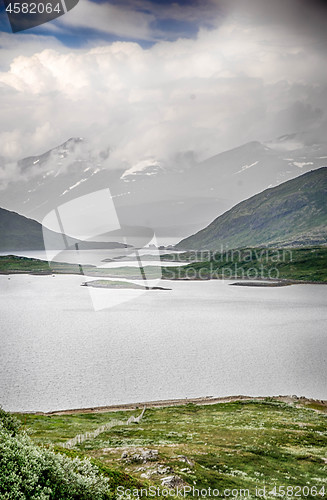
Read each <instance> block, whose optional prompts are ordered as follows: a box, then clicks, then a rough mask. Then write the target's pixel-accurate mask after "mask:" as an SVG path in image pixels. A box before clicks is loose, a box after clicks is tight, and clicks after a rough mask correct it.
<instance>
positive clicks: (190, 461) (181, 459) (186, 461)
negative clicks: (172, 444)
mask: <svg viewBox="0 0 327 500" xmlns="http://www.w3.org/2000/svg"><path fill="white" fill-rule="evenodd" d="M177 458H178V459H179V460H180V462H185V463H186V464H187V465H189V466H190V467H193V465H194V462H192V460H190V459H189V458H187V457H186V456H185V455H178V456H177Z"/></svg>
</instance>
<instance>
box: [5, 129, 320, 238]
mask: <svg viewBox="0 0 327 500" xmlns="http://www.w3.org/2000/svg"><path fill="white" fill-rule="evenodd" d="M326 160H327V147H326V145H324V144H315V143H313V142H312V141H311V142H310V141H308V140H306V138H305V137H302V136H299V135H294V134H293V135H290V136H283V137H280V138H279V139H277V140H275V141H272V142H270V143H266V144H262V143H259V142H249V143H247V144H245V145H242V146H239V147H237V148H234V149H231V150H229V151H226V152H222V153H220V154H218V155H215V156H212V157H210V158H208V159H206V160H204V161H200V162H199V161H196V160H195V157H194V154H192V153H187V154H181V155H179V156H178V157H176V158H175V159H174V160H171V161H170V162H168V161H167V160H166V161H164V160H162V159H160V158H154V157H151V158H143V159H141V160H139V161H136V162H135V164H127V163H126V162H125V161H122V162H121V163H120V164H115V165H111V163H110V149H109V148H108V149H106V150H105V151H100V152H97V153H95V152H94V151H93V150H92V148H91V146H90V145H89V144H88V142H87V141H85V140H84V139H82V138H72V139H69V140H68V141H66V142H65V143H63V144H62V145H60V146H58V147H56V148H54V149H52V150H51V151H48V152H46V153H44V154H41V155H39V156H33V157H29V158H24V159H22V160H21V161H19V162H18V170H19V172H20V176H19V179H18V180H15V181H12V182H10V183H9V184H8V185H7V186H6V188H5V189H2V191H0V206H2V207H3V208H6V209H7V210H12V211H15V212H18V213H20V214H22V215H24V216H26V217H29V218H32V219H36V220H37V221H39V222H42V220H43V218H44V217H45V216H46V215H47V214H48V212H50V211H51V210H52V209H54V208H56V207H58V206H59V205H61V204H64V203H65V202H67V201H70V200H72V199H74V198H77V197H80V196H82V195H85V194H88V193H92V192H94V191H97V190H99V189H103V188H104V187H108V188H109V189H110V192H111V195H112V198H113V200H114V203H115V208H116V211H117V214H118V218H119V221H120V224H121V225H122V226H123V225H127V226H135V225H137V226H145V227H149V228H151V229H153V230H154V231H155V233H156V235H157V236H158V241H159V242H161V243H164V244H166V243H172V242H176V241H179V240H181V239H182V238H183V237H185V236H187V235H189V234H192V233H194V232H196V231H198V230H200V229H202V228H203V227H205V226H206V225H208V224H209V223H210V221H212V220H213V219H214V218H215V217H217V216H218V215H221V214H223V213H224V212H226V210H228V209H230V208H232V207H233V206H234V205H235V204H237V203H239V202H240V201H242V200H244V199H246V198H249V197H250V196H253V195H254V194H256V193H258V192H260V191H263V190H264V189H266V188H268V187H273V186H276V185H278V184H280V183H282V182H284V181H287V180H289V179H292V178H295V177H297V176H298V175H300V174H301V173H304V172H306V171H309V170H312V169H317V168H319V167H322V166H325V165H326V164H327V161H326Z"/></svg>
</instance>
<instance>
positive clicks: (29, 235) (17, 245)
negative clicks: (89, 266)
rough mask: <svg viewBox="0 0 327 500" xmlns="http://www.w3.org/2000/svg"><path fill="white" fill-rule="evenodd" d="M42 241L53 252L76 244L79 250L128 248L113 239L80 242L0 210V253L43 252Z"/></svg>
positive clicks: (16, 214) (15, 214) (21, 216)
mask: <svg viewBox="0 0 327 500" xmlns="http://www.w3.org/2000/svg"><path fill="white" fill-rule="evenodd" d="M44 237H45V240H44ZM44 241H46V247H47V249H55V250H64V249H65V248H68V247H72V248H74V245H76V244H78V248H79V250H83V249H93V248H106V249H112V248H126V247H128V246H130V245H126V244H125V243H119V242H116V241H115V240H114V238H111V240H110V241H107V240H105V241H104V242H101V241H100V242H94V241H80V240H78V239H76V238H72V237H71V236H67V235H62V234H61V233H56V232H55V231H51V230H50V229H48V228H46V227H44V226H42V224H40V223H39V222H37V221H35V220H33V219H29V218H27V217H24V216H23V215H20V214H18V213H16V212H12V211H9V210H5V209H3V208H0V251H8V252H12V251H17V250H45V245H44Z"/></svg>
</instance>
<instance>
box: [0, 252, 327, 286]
mask: <svg viewBox="0 0 327 500" xmlns="http://www.w3.org/2000/svg"><path fill="white" fill-rule="evenodd" d="M162 257H163V264H164V266H163V267H159V266H145V267H144V268H142V270H143V271H144V274H145V276H146V278H147V279H151V278H158V277H159V276H160V275H161V274H162V277H163V279H172V280H177V279H215V278H216V279H219V278H225V279H228V278H232V279H234V278H249V279H255V278H266V279H276V278H277V279H284V280H289V281H295V282H296V281H300V282H322V283H323V282H327V247H326V246H316V247H300V248H287V249H286V248H282V249H280V248H243V249H235V250H228V251H226V252H210V251H202V252H200V251H198V252H196V251H193V252H184V253H182V254H178V253H175V254H171V255H170V256H169V257H168V255H164V256H162ZM168 258H169V259H170V260H171V261H174V262H180V263H181V266H178V267H177V266H176V267H169V265H167V260H168ZM15 273H30V274H85V275H87V276H94V277H108V278H127V279H140V269H139V268H137V267H127V266H126V267H119V268H96V267H93V266H84V265H83V269H81V268H80V266H78V265H76V264H69V263H59V262H52V263H51V267H50V265H49V263H48V262H46V261H42V260H38V259H30V258H26V257H17V256H14V255H7V256H2V257H1V256H0V274H15ZM101 281H102V280H96V281H94V286H95V285H96V284H98V285H101V283H100V282H101ZM103 281H104V283H102V284H103V285H105V284H106V283H105V281H106V280H103ZM115 283H116V284H115ZM110 285H111V286H116V287H121V286H122V282H120V281H116V282H114V284H113V282H111V283H110ZM124 285H125V286H129V285H128V284H127V285H126V283H124ZM125 286H124V287H125ZM137 286H138V285H131V287H133V288H134V287H135V288H136V287H137ZM139 286H140V285H139Z"/></svg>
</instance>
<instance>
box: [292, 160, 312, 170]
mask: <svg viewBox="0 0 327 500" xmlns="http://www.w3.org/2000/svg"><path fill="white" fill-rule="evenodd" d="M293 165H295V166H296V167H299V168H303V167H305V166H306V165H313V163H312V161H307V162H305V161H304V162H300V161H293Z"/></svg>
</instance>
